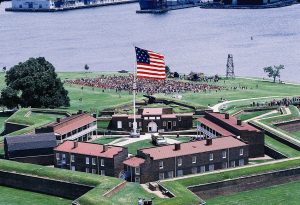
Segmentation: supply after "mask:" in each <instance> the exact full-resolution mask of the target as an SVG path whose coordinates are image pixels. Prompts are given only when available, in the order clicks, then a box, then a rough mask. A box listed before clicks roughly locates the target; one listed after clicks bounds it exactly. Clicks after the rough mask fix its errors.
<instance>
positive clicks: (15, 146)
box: [4, 133, 57, 165]
mask: <svg viewBox="0 0 300 205" xmlns="http://www.w3.org/2000/svg"><path fill="white" fill-rule="evenodd" d="M56 145H57V142H56V138H55V135H54V133H42V134H27V135H17V136H11V137H10V136H8V137H5V138H4V151H5V159H8V160H14V161H18V162H26V163H32V164H40V165H53V148H54V147H55V146H56Z"/></svg>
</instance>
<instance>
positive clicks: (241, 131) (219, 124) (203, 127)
mask: <svg viewBox="0 0 300 205" xmlns="http://www.w3.org/2000/svg"><path fill="white" fill-rule="evenodd" d="M197 121H198V125H197V129H198V131H199V132H200V134H201V135H203V136H204V138H216V137H220V136H235V137H237V138H240V139H241V140H243V141H244V142H246V143H247V144H249V157H262V156H264V143H265V138H264V132H263V131H261V130H259V129H257V128H255V127H253V126H252V125H250V124H248V123H246V122H243V121H242V120H238V119H236V118H235V117H233V116H230V115H229V114H222V113H219V112H205V115H204V117H201V118H199V119H198V120H197Z"/></svg>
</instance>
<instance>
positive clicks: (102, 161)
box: [100, 159, 104, 167]
mask: <svg viewBox="0 0 300 205" xmlns="http://www.w3.org/2000/svg"><path fill="white" fill-rule="evenodd" d="M100 162H101V167H104V159H101V160H100Z"/></svg>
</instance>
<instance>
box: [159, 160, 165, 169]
mask: <svg viewBox="0 0 300 205" xmlns="http://www.w3.org/2000/svg"><path fill="white" fill-rule="evenodd" d="M163 168H164V162H163V161H160V162H159V169H163Z"/></svg>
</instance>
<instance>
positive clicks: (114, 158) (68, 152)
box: [54, 141, 128, 177]
mask: <svg viewBox="0 0 300 205" xmlns="http://www.w3.org/2000/svg"><path fill="white" fill-rule="evenodd" d="M54 153H55V159H54V161H55V163H54V166H55V167H57V168H62V169H69V170H73V171H80V172H87V173H93V174H99V175H105V176H113V177H119V175H120V173H121V172H122V170H123V167H124V166H123V164H122V162H123V161H124V160H125V159H126V158H127V156H128V149H127V148H126V147H119V146H114V145H102V144H93V143H88V142H76V141H65V142H63V143H62V144H60V145H58V146H57V147H56V148H55V149H54Z"/></svg>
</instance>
